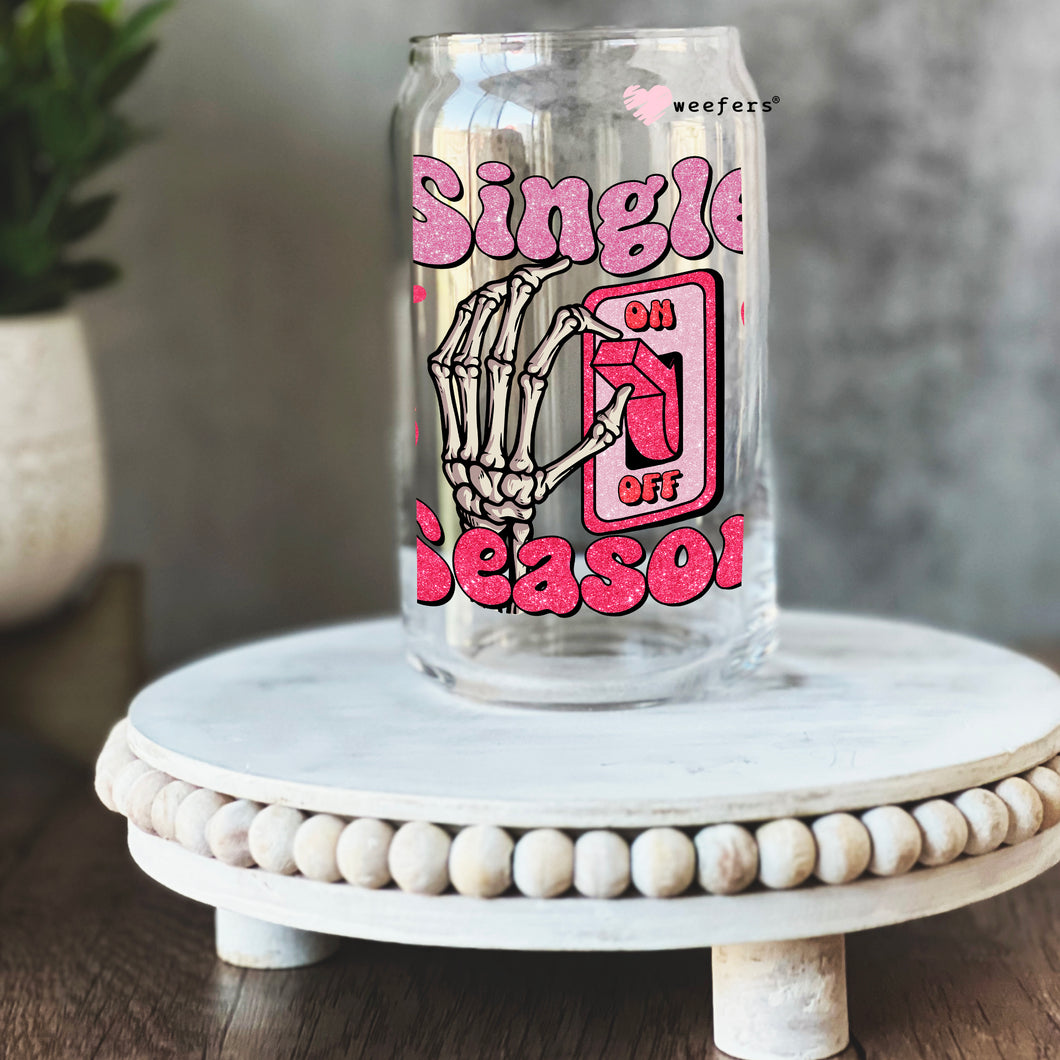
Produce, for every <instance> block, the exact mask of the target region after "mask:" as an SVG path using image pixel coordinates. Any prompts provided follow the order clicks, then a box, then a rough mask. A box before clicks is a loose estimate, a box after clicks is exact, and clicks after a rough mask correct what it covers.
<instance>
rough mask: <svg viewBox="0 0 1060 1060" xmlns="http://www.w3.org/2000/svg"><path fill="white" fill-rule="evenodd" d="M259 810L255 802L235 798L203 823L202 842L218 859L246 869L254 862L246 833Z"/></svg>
mask: <svg viewBox="0 0 1060 1060" xmlns="http://www.w3.org/2000/svg"><path fill="white" fill-rule="evenodd" d="M260 810H261V806H260V805H259V804H258V803H256V802H251V801H250V800H249V799H235V800H233V801H232V802H229V803H227V804H226V805H224V806H222V807H221V808H220V809H219V810H218V811H217V813H215V814H214V815H213V817H211V818H210V819H209V820H208V821H207V822H206V831H205V835H206V842H207V844H208V845H209V847H210V853H211V854H213V856H214V857H215V858H217V860H218V861H223V862H224V863H225V864H226V865H235V866H236V867H237V868H241V869H249V868H250V867H251V866H252V865H253V864H254V857H253V855H252V854H251V853H250V846H249V845H248V843H247V832H248V830H249V829H250V824H251V822H252V821H253V820H254V818H255V817H256V816H257V815H258V812H259V811H260Z"/></svg>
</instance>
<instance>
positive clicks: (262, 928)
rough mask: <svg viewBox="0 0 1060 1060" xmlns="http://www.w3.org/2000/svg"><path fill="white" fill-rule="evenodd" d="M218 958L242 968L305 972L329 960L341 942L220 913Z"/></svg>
mask: <svg viewBox="0 0 1060 1060" xmlns="http://www.w3.org/2000/svg"><path fill="white" fill-rule="evenodd" d="M214 937H215V941H216V944H217V956H218V957H220V958H221V960H222V961H225V962H226V963H228V964H235V965H238V966H239V967H240V968H302V967H304V966H305V965H307V964H316V963H317V962H318V961H322V960H325V959H326V958H327V957H330V956H331V955H332V954H333V953H334V952H335V951H336V950H337V949H338V948H339V940H338V939H337V938H335V937H334V936H332V935H318V934H317V933H316V932H314V931H299V930H298V929H297V928H291V927H286V926H284V925H283V924H273V923H270V922H269V921H267V920H255V919H254V918H253V917H249V916H244V915H243V914H242V913H234V912H232V911H231V910H229V909H218V910H216V912H215V914H214Z"/></svg>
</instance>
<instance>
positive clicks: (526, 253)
mask: <svg viewBox="0 0 1060 1060" xmlns="http://www.w3.org/2000/svg"><path fill="white" fill-rule="evenodd" d="M476 173H477V174H478V177H479V179H480V180H481V181H482V185H481V186H480V187H479V189H478V198H479V202H480V203H481V204H482V210H481V212H480V214H479V217H478V220H477V221H476V222H475V226H474V228H472V226H471V222H470V221H468V219H467V218H466V217H465V216H464V215H463V214H462V213H461V212H460V211H459V210H457V209H456V208H455V207H453V206H450V205H449V204H450V203H453V202H460V201H461V200H462V199H463V197H464V185H463V183H462V182H461V180H460V177H459V176H458V175H457V172H456V170H455V169H453V167H452V166H450V165H449V164H448V163H446V162H443V161H442V160H441V159H439V158H434V157H433V156H431V155H416V156H415V157H414V158H413V160H412V208H413V224H412V251H413V258H414V259H415V261H416V263H417V264H419V265H429V266H432V267H433V268H451V267H453V266H455V265H460V264H461V263H462V262H464V261H466V260H467V259H468V257H469V256H470V254H471V252H472V250H473V249H474V248H475V247H477V248H478V249H479V250H480V251H481V252H482V253H483V254H485V255H486V256H487V257H490V258H495V259H497V260H503V259H507V258H510V257H512V256H513V255H514V254H515V253H516V251H518V252H519V253H520V254H522V255H523V257H525V258H528V259H529V260H530V261H549V260H551V259H552V258H554V257H555V256H556V254H557V253H559V254H561V255H563V256H564V257H568V258H570V259H571V260H572V261H575V262H577V263H579V264H584V263H585V262H588V261H592V260H593V259H594V258H595V257H596V255H597V253H599V255H600V267H601V268H602V269H603V270H604V271H605V272H609V273H611V275H613V276H630V275H633V274H635V273H640V272H645V271H646V270H648V269H650V268H652V267H653V266H654V265H656V264H658V262H659V261H660V260H661V259H662V258H663V257H664V256H665V254H666V252H667V251H668V250H670V249H671V248H672V249H673V250H674V252H675V253H677V254H678V255H680V256H681V257H683V258H688V259H691V260H698V259H700V258H705V257H706V256H707V255H708V254H709V253H710V252H711V250H712V249H713V247H714V241H715V239H716V240H717V241H718V242H719V243H720V244H721V245H722V246H723V247H726V248H727V249H728V250H731V251H734V252H735V253H737V254H742V253H743V202H742V198H741V195H742V188H743V185H742V177H741V173H740V170H739V169H733V170H731V171H730V172H728V173H726V174H725V176H723V177H722V178H721V180H719V181H718V183H717V186H716V187H715V188H714V194H713V196H711V194H710V188H711V183H712V181H713V175H714V174H713V170H712V169H711V165H710V163H709V162H708V161H707V160H706V159H705V158H699V157H698V156H690V157H688V158H682V159H681V160H680V161H679V162H677V163H676V164H675V165H674V167H673V170H672V174H671V175H672V177H673V181H674V184H675V185H676V187H677V190H678V201H677V206H676V207H675V208H674V212H673V217H672V218H671V219H670V224H669V225H668V226H667V225H665V224H661V223H659V222H658V221H655V220H654V217H655V215H656V213H657V212H658V209H659V197H660V196H661V195H662V193H663V192H664V191H665V190H666V188H667V185H668V182H667V180H666V178H665V177H663V176H660V175H659V174H658V173H652V174H651V175H650V176H649V177H647V178H646V179H645V180H623V181H620V182H619V183H617V184H612V185H611V187H609V188H608V189H607V190H606V191H605V192H604V193H603V194H602V195H601V196H600V200H599V202H597V204H596V212H597V214H598V215H599V217H600V224H599V225H598V226H596V227H594V226H593V219H592V202H593V192H592V188H591V187H590V186H589V183H588V181H586V180H583V179H582V178H581V177H564V178H563V179H562V180H560V181H558V182H557V183H556V184H552V183H551V182H550V181H549V180H548V179H546V178H545V177H540V176H531V177H527V178H526V179H525V180H523V181H522V183H521V184H520V185H519V189H520V191H521V192H522V196H523V211H522V216H521V218H520V220H519V225H518V228H517V230H516V232H515V234H514V235H513V234H512V228H511V221H512V216H513V213H514V199H513V197H512V193H511V190H510V189H509V188H507V187H505V185H506V184H508V183H509V182H510V181H511V180H512V176H513V174H512V170H511V167H509V166H507V165H505V163H503V162H483V163H482V164H481V165H480V166H479V167H478V169H477V170H476ZM428 182H430V183H432V184H433V185H434V188H435V190H436V191H437V193H438V194H437V195H435V194H433V193H432V191H431V189H430V188H429V187H428ZM439 196H441V197H440V198H439ZM708 207H709V208H708ZM707 217H709V219H710V224H709V225H708V224H706V223H705V218H707ZM557 223H558V228H557Z"/></svg>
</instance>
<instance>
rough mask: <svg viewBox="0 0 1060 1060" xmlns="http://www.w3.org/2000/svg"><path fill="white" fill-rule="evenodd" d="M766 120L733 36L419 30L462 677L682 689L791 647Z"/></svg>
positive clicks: (416, 326) (406, 526) (434, 484)
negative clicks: (778, 602) (781, 530)
mask: <svg viewBox="0 0 1060 1060" xmlns="http://www.w3.org/2000/svg"><path fill="white" fill-rule="evenodd" d="M769 109H770V103H769V101H768V100H760V99H759V97H758V93H757V92H756V90H755V87H754V85H753V84H752V82H751V79H750V77H749V76H748V74H747V71H746V69H745V67H744V63H743V59H742V57H741V54H740V47H739V38H738V35H737V32H736V30H734V29H732V28H729V27H720V28H701V29H681V30H645V29H637V30H622V29H589V30H580V31H575V32H557V33H513V34H495V35H468V34H453V35H443V36H436V37H427V38H419V39H416V40H414V41H413V42H412V50H411V69H410V72H409V74H408V77H407V78H406V81H405V83H404V86H403V88H402V92H401V98H400V102H399V104H398V108H397V112H396V115H395V125H394V144H395V156H396V160H397V162H396V165H397V173H398V194H399V200H400V202H399V206H400V216H401V217H402V218H411V224H412V242H411V248H410V247H409V245H408V243H405V244H404V246H403V256H404V261H403V264H402V266H401V268H400V269H399V270H398V275H397V279H396V282H395V288H394V289H395V291H397V292H398V294H397V296H396V297H398V298H400V299H401V300H402V302H403V303H404V304H403V305H402V307H401V316H402V320H401V322H400V326H399V333H398V340H399V346H400V347H401V348H400V350H399V353H400V359H401V373H400V374H401V402H400V410H401V412H400V414H401V417H402V420H401V428H400V444H399V455H398V475H399V492H400V520H399V527H400V529H399V533H400V541H399V548H400V573H401V584H402V604H403V613H404V621H405V628H406V631H407V637H408V649H409V655H410V658H411V659H412V661H413V662H414V664H415V665H416V666H418V667H419V668H421V669H422V670H423V671H424V672H425V673H428V674H430V675H433V676H434V677H437V678H439V679H441V680H443V681H444V682H446V683H447V684H449V685H450V686H452V687H453V688H454V689H455V690H457V691H458V692H462V693H465V694H468V695H471V696H475V697H478V698H484V699H490V700H494V701H497V702H502V703H522V704H535V705H541V706H546V705H553V706H560V705H564V706H583V707H602V706H619V705H630V704H635V703H652V702H659V701H665V700H671V699H675V698H682V697H687V696H690V695H694V694H695V695H702V694H703V692H704V690H705V689H708V688H713V687H716V686H718V685H719V684H720V683H721V682H724V681H726V680H728V679H731V678H733V677H736V676H738V675H740V674H743V673H746V672H748V671H750V670H751V669H753V668H754V667H755V666H756V665H757V663H758V662H759V660H760V659H761V658H762V656H763V655H764V654H765V653H766V652H767V651H769V650H770V648H771V647H772V646H773V642H774V629H775V616H776V607H775V579H774V563H773V552H774V548H773V520H772V505H771V498H770V483H769V454H768V444H767V430H766V420H765V381H766V379H765V336H766V317H767V299H768V263H767V244H766V200H765V179H764V177H765V173H764V167H765V157H764V143H763V134H762V114H763V111H767V110H769ZM403 224H404V222H403ZM407 232H408V229H406V228H404V227H402V240H403V241H404V240H405V239H407V235H406V233H407ZM410 249H411V253H410ZM410 259H411V276H410V274H409V261H410ZM410 288H411V292H412V308H411V317H409V315H408V312H407V308H406V306H407V302H405V300H406V299H407V298H408V297H409V291H410Z"/></svg>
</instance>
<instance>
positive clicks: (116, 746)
mask: <svg viewBox="0 0 1060 1060" xmlns="http://www.w3.org/2000/svg"><path fill="white" fill-rule="evenodd" d="M126 728H127V726H126V722H125V720H124V719H122V720H121V721H119V722H118V724H117V725H115V726H114V728H112V729H111V730H110V735H109V736H107V739H106V742H105V743H104V744H103V749H102V750H101V751H100V752H99V758H97V759H96V779H95V788H96V795H97V796H98V798H99V801H100V802H101V803H103V805H104V806H106V807H107V809H108V810H111V811H113V812H116V811H117V807H116V806H115V805H114V797H113V794H112V789H113V785H114V778H115V777H116V776H117V775H118V773H119V772H121V770H122V769H123V768H124V767H125V766H127V765H128V764H129V763H130V762H135V761H136V755H134V754H133V753H132V751H130V750H129V745H128V743H127V742H126V739H125V732H126Z"/></svg>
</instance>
